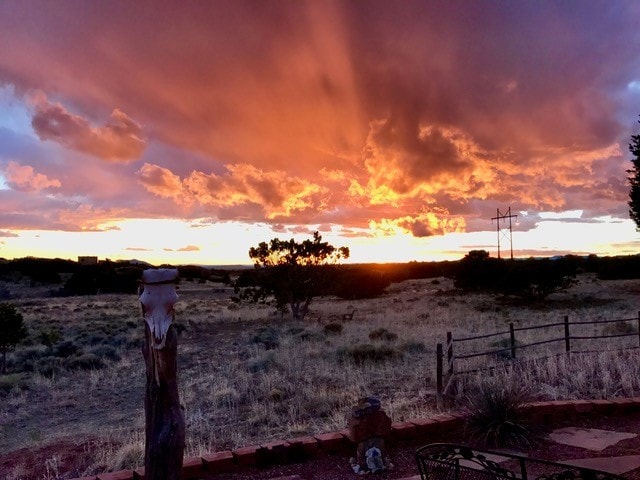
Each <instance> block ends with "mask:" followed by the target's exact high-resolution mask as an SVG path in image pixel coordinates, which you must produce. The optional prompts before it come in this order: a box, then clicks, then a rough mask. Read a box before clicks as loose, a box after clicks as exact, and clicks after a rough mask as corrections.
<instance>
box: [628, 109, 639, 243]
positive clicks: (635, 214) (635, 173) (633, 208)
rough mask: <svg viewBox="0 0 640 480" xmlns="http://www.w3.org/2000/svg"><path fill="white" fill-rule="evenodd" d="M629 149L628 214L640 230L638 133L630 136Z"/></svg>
mask: <svg viewBox="0 0 640 480" xmlns="http://www.w3.org/2000/svg"><path fill="white" fill-rule="evenodd" d="M638 123H640V121H639V122H638ZM629 151H630V152H631V154H632V155H633V158H632V159H631V163H633V168H632V169H630V170H627V173H629V174H631V176H630V177H629V184H630V185H631V190H630V191H629V216H630V217H631V220H633V221H634V222H635V224H636V230H639V231H640V134H637V135H632V136H631V143H630V144H629Z"/></svg>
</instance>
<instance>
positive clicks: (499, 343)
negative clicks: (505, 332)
mask: <svg viewBox="0 0 640 480" xmlns="http://www.w3.org/2000/svg"><path fill="white" fill-rule="evenodd" d="M489 345H490V346H491V350H502V351H498V352H496V353H495V356H496V358H498V359H500V360H509V359H511V339H509V338H501V339H500V340H495V341H493V342H491V343H490V344H489ZM520 345H522V342H519V341H518V340H515V342H514V346H515V347H516V348H517V347H518V346H520ZM507 349H509V350H507ZM516 355H517V350H516Z"/></svg>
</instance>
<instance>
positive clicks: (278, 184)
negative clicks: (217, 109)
mask: <svg viewBox="0 0 640 480" xmlns="http://www.w3.org/2000/svg"><path fill="white" fill-rule="evenodd" d="M227 170H228V171H227V173H226V174H223V175H216V174H206V173H203V172H195V171H194V172H192V173H191V174H190V175H188V176H187V177H186V178H184V179H181V178H180V177H179V176H177V175H175V174H173V173H172V172H171V171H170V170H168V169H166V168H163V167H159V166H157V165H151V164H145V165H143V166H142V168H141V169H140V170H139V171H138V172H137V176H138V180H139V181H140V183H142V185H143V186H144V187H145V188H146V189H147V190H148V191H149V192H151V193H154V194H156V195H159V196H162V197H166V198H172V199H174V200H175V201H176V202H177V203H181V204H187V205H191V204H194V203H197V204H199V205H203V206H208V207H212V208H214V209H226V208H232V207H244V206H247V207H249V209H248V210H247V211H248V212H249V211H255V210H258V211H260V212H261V218H256V219H263V218H266V219H269V220H274V219H276V218H279V217H283V218H288V217H291V216H294V215H295V214H297V213H300V212H303V211H306V210H309V209H314V210H315V209H322V207H323V198H324V196H325V195H326V193H327V192H326V189H324V188H322V187H320V186H318V185H316V184H314V183H312V182H309V181H307V180H303V179H300V178H297V177H291V176H288V175H287V174H286V173H285V172H283V171H271V172H264V171H262V170H260V169H258V168H255V167H253V166H251V165H247V164H239V165H229V166H228V167H227Z"/></svg>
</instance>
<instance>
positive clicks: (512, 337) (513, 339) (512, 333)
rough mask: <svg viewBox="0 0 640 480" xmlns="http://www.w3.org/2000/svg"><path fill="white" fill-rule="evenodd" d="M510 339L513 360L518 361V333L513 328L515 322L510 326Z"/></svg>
mask: <svg viewBox="0 0 640 480" xmlns="http://www.w3.org/2000/svg"><path fill="white" fill-rule="evenodd" d="M509 337H510V340H511V359H512V360H515V359H516V331H515V330H514V328H513V322H511V323H510V324H509Z"/></svg>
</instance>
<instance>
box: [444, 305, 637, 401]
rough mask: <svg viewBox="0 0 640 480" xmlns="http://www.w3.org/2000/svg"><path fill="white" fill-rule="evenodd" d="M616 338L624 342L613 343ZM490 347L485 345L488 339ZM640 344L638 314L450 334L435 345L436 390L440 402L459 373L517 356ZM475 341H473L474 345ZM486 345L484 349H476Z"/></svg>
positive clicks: (537, 356)
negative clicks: (493, 330)
mask: <svg viewBox="0 0 640 480" xmlns="http://www.w3.org/2000/svg"><path fill="white" fill-rule="evenodd" d="M613 339H619V340H620V341H617V342H612V340H613ZM491 340H493V342H492V343H490V346H491V347H492V348H491V349H489V350H487V349H486V346H487V343H488V342H489V341H491ZM602 342H607V344H606V345H605V346H606V347H607V348H608V349H615V350H622V349H629V348H640V312H638V315H637V316H636V317H633V318H620V319H614V320H588V321H570V320H569V316H565V317H564V319H563V321H561V322H555V323H546V324H542V325H532V326H521V327H515V326H514V324H513V323H510V324H509V329H508V330H503V331H499V332H493V333H488V334H482V335H474V336H466V337H454V336H453V334H452V333H451V332H447V341H446V343H445V344H442V343H438V344H437V345H436V393H437V402H438V406H442V405H443V403H444V398H445V396H446V394H447V391H448V389H449V387H450V385H451V381H452V379H453V378H454V377H455V375H457V374H465V373H472V372H479V371H482V370H490V369H494V368H496V367H497V366H505V365H510V364H513V363H515V362H517V361H519V360H533V359H540V358H548V357H550V356H553V355H558V354H563V353H564V354H567V355H568V354H570V353H572V352H573V353H588V352H599V351H602V349H603V344H602ZM474 344H475V345H474ZM477 348H481V349H482V348H483V349H484V350H477Z"/></svg>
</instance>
